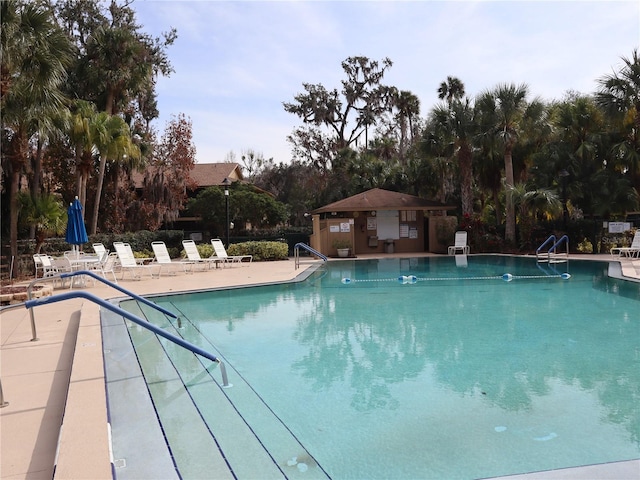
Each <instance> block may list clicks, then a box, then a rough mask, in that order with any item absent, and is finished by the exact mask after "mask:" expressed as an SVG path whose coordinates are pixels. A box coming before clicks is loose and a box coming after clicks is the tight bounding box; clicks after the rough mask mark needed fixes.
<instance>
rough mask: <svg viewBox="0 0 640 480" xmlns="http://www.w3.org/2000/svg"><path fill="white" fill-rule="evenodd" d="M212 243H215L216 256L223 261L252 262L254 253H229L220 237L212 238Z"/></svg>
mask: <svg viewBox="0 0 640 480" xmlns="http://www.w3.org/2000/svg"><path fill="white" fill-rule="evenodd" d="M211 245H213V251H214V252H215V254H216V257H217V258H219V259H220V260H222V262H223V263H238V264H240V263H243V262H244V263H251V261H252V260H253V255H227V250H226V249H225V248H224V244H223V243H222V240H220V239H219V238H213V239H211ZM245 260H246V261H245Z"/></svg>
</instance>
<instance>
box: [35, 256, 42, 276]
mask: <svg viewBox="0 0 640 480" xmlns="http://www.w3.org/2000/svg"><path fill="white" fill-rule="evenodd" d="M43 255H44V253H34V254H33V264H34V265H35V267H36V278H38V272H40V276H41V277H42V276H43V273H44V267H43V266H42V260H41V259H40V257H41V256H43Z"/></svg>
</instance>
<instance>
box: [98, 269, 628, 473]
mask: <svg viewBox="0 0 640 480" xmlns="http://www.w3.org/2000/svg"><path fill="white" fill-rule="evenodd" d="M607 265H608V264H607V263H600V262H579V261H572V262H570V263H568V264H554V265H546V264H544V265H538V264H536V262H535V259H527V258H520V257H502V256H470V257H468V258H467V263H466V265H465V264H464V263H461V262H458V263H456V261H455V260H454V258H453V257H430V258H419V259H416V258H414V259H380V260H366V261H359V260H358V261H340V262H329V263H327V264H325V265H323V267H322V268H320V269H319V270H318V271H316V272H315V273H314V274H312V275H311V276H310V277H309V278H308V279H307V280H306V281H304V282H301V283H287V284H282V285H273V286H261V287H252V288H241V289H229V290H222V291H211V292H198V293H192V294H182V295H171V296H166V297H157V298H154V301H155V302H156V303H158V304H160V305H162V306H163V307H165V308H168V309H169V310H171V311H174V312H176V313H179V315H180V317H181V320H180V322H179V323H177V322H175V321H173V322H170V321H169V320H168V319H167V318H165V317H163V316H161V315H159V314H158V313H157V312H155V311H153V310H151V309H149V308H147V307H143V308H142V309H141V307H139V306H138V305H136V304H134V303H132V302H125V303H123V304H121V306H122V307H123V308H127V309H128V310H130V311H132V312H133V313H136V314H138V315H141V316H142V315H144V316H146V317H147V318H148V319H149V321H152V322H154V323H156V324H158V325H162V326H164V327H165V328H167V329H169V330H170V331H172V333H178V334H179V335H181V336H183V337H184V338H185V339H187V340H188V341H190V342H192V343H194V344H196V345H198V346H200V347H202V348H204V349H206V350H207V351H210V352H212V353H214V354H215V355H218V356H220V357H221V358H222V359H223V361H224V362H225V365H226V368H227V372H228V376H229V381H230V382H231V383H232V384H233V386H232V387H231V388H222V387H221V385H222V381H221V375H220V371H219V369H218V367H216V366H215V365H214V366H212V364H211V362H209V361H206V360H202V359H199V358H196V357H195V356H194V355H193V354H191V353H189V352H187V351H185V350H184V349H182V348H180V347H176V346H174V345H173V344H171V343H169V342H167V341H165V340H164V339H162V340H158V339H157V338H156V337H155V336H153V335H151V334H149V332H147V331H145V330H143V329H141V328H140V327H137V326H135V325H133V324H130V325H128V328H127V332H128V334H129V336H130V338H131V342H132V343H133V345H134V347H135V349H136V354H135V355H136V358H137V362H136V363H139V365H140V369H141V371H142V374H143V375H144V379H145V381H146V384H147V389H148V391H149V393H150V394H151V397H152V401H153V409H154V411H155V414H156V415H157V417H158V418H159V420H160V425H161V427H160V428H161V431H162V437H163V438H164V439H166V441H167V443H168V445H169V446H168V450H169V451H170V455H171V462H172V463H173V465H174V468H175V470H176V472H177V475H178V476H180V477H182V478H201V477H202V476H207V477H209V478H213V477H216V478H225V475H226V476H227V477H228V478H233V477H235V478H282V477H288V478H328V477H330V478H336V479H365V478H366V479H376V478H380V479H387V478H394V479H415V478H425V479H431V478H434V479H435V478H438V479H470V478H486V477H495V476H505V475H510V474H515V473H525V472H534V471H541V470H550V469H558V468H565V467H573V466H581V465H591V464H597V463H605V462H613V461H620V460H629V459H637V458H640V406H639V405H640V402H639V400H640V284H638V283H632V282H625V281H619V280H615V279H611V278H609V277H608V276H607ZM565 273H569V275H563V274H565ZM507 274H508V275H507ZM120 322H122V320H121V319H120ZM127 324H128V322H127ZM107 361H108V360H107ZM107 380H108V382H109V368H107ZM112 397H113V395H112V394H111V393H110V394H109V402H110V404H111V403H112V402H115V401H116V400H115V398H114V399H113V400H112ZM112 410H114V409H112ZM112 423H113V424H115V423H117V419H113V418H112ZM151 423H155V422H151ZM113 428H114V430H116V431H120V432H121V431H124V430H125V428H124V426H120V427H118V426H114V427H113ZM144 428H145V427H143V429H144ZM149 428H157V427H156V426H155V425H150V424H149ZM119 437H121V435H114V450H115V451H116V454H115V458H118V457H119V456H127V454H126V453H123V454H122V455H120V454H119V452H118V451H119V450H122V449H123V448H125V447H124V446H123V444H122V442H127V440H124V441H119V440H118V438H119ZM125 438H130V434H129V437H127V435H125ZM119 442H120V443H119ZM128 442H129V443H135V442H132V441H131V440H128ZM126 448H131V446H130V445H127V446H126ZM213 452H215V455H214V454H213ZM125 470H126V469H123V470H122V472H121V473H122V475H120V476H122V478H127V475H126V473H125ZM129 478H134V476H133V474H130V475H129Z"/></svg>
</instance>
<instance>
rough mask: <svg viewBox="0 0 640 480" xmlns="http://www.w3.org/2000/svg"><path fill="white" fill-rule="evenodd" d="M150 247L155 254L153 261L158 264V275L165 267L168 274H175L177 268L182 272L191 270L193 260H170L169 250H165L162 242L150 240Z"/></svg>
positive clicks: (165, 247)
mask: <svg viewBox="0 0 640 480" xmlns="http://www.w3.org/2000/svg"><path fill="white" fill-rule="evenodd" d="M151 248H152V249H153V254H154V255H155V257H154V259H153V261H154V262H155V263H157V264H158V265H160V275H162V271H163V270H165V268H166V269H167V274H169V275H175V274H176V273H177V270H178V268H180V269H181V270H182V271H183V272H187V271H193V265H194V262H192V261H191V260H188V259H184V260H181V261H177V262H174V261H173V260H171V256H170V255H169V251H168V250H167V246H166V245H165V243H164V242H151Z"/></svg>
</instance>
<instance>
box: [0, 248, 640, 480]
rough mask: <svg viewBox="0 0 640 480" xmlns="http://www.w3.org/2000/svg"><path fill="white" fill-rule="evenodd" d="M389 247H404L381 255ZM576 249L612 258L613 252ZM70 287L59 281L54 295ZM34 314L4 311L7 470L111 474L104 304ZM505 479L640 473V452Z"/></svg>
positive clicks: (99, 289)
mask: <svg viewBox="0 0 640 480" xmlns="http://www.w3.org/2000/svg"><path fill="white" fill-rule="evenodd" d="M426 255H427V254H422V255H419V256H426ZM390 256H394V257H406V256H407V255H406V254H391V255H384V257H386V258H389V257H390ZM412 256H416V255H413V254H412ZM378 257H379V256H378ZM358 258H374V256H369V255H359V256H358ZM571 258H576V259H577V258H580V259H591V260H600V261H611V260H612V257H611V256H610V255H579V256H578V255H576V256H571ZM331 261H334V260H333V259H332V260H331ZM335 261H339V260H335ZM317 263H319V262H318V261H311V260H308V259H307V258H303V260H302V262H301V265H300V268H299V269H296V268H295V264H294V261H293V260H292V259H290V260H288V261H281V262H255V263H252V264H251V265H248V266H232V267H227V268H219V269H212V270H205V271H202V272H200V271H198V272H195V273H193V274H182V273H180V274H178V275H173V276H163V277H161V278H154V279H149V278H148V277H145V278H144V279H143V280H129V279H128V275H127V279H125V280H120V279H118V282H119V284H120V285H121V286H122V287H123V288H125V289H127V290H130V291H132V292H134V293H136V294H139V295H147V294H154V293H166V292H181V291H189V290H199V289H208V288H217V287H226V286H240V285H255V284H261V283H268V282H277V281H287V280H292V279H294V278H295V277H297V276H298V275H300V274H301V273H303V272H304V270H305V269H306V268H307V267H309V266H310V265H315V264H317ZM616 263H618V262H616ZM619 265H620V271H621V273H622V276H624V277H628V278H630V279H634V280H636V281H638V280H640V261H638V260H636V261H635V262H633V261H632V260H630V259H621V260H620V261H619ZM82 290H84V291H87V292H89V293H91V294H94V295H96V296H98V297H100V298H104V299H109V298H119V297H123V294H122V293H120V292H118V291H116V290H114V289H112V288H111V287H109V286H106V285H103V284H101V283H97V284H96V285H95V286H93V285H92V284H91V283H89V286H88V287H87V288H84V289H82ZM67 291H68V289H60V288H58V289H56V290H55V291H54V294H58V293H62V292H67ZM34 315H35V320H36V326H37V336H38V338H39V340H37V341H32V331H31V321H30V315H29V311H28V310H27V309H25V308H18V309H11V310H6V311H2V321H1V323H0V337H1V346H0V355H1V357H0V359H1V371H0V379H1V380H2V388H3V394H4V400H5V401H6V402H8V405H6V406H4V407H2V408H0V478H2V479H21V478H28V479H41V478H42V479H44V478H46V479H50V478H61V479H63V478H64V479H66V478H69V479H71V478H73V479H106V478H112V476H113V475H112V465H111V459H110V451H109V445H110V442H109V433H108V429H107V411H106V399H105V383H104V369H103V356H102V340H101V329H100V318H99V307H98V306H97V305H95V304H94V303H92V302H91V301H88V300H84V299H72V300H68V301H65V302H59V303H54V304H50V305H43V306H38V307H37V308H34ZM508 478H511V479H530V480H538V479H550V478H553V479H595V478H597V479H603V480H606V479H617V480H623V479H637V478H640V460H632V461H628V462H616V463H609V464H603V465H594V466H587V467H580V468H568V469H563V470H554V471H551V472H538V473H533V474H527V475H517V476H511V477H508Z"/></svg>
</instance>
